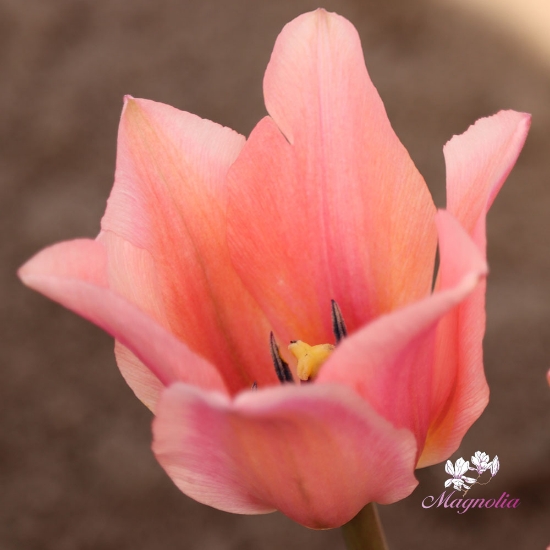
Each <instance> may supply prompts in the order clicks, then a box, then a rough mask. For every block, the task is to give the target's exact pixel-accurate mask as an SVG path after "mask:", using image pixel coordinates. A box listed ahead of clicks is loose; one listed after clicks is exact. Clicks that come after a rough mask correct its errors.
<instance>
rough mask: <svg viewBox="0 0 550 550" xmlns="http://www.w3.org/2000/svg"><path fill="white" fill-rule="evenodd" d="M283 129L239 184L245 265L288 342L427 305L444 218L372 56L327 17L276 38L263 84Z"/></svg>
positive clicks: (234, 224) (237, 255)
mask: <svg viewBox="0 0 550 550" xmlns="http://www.w3.org/2000/svg"><path fill="white" fill-rule="evenodd" d="M264 95H265V101H266V106H267V110H268V112H269V113H270V115H271V117H272V118H269V117H268V118H266V119H264V120H263V121H261V122H260V123H259V124H258V126H257V127H256V129H255V130H254V131H253V132H252V135H251V136H250V138H249V140H248V141H247V143H246V145H245V147H244V149H243V151H242V153H241V154H240V156H239V158H238V159H237V161H236V162H235V164H234V165H233V166H232V168H231V169H230V172H229V177H228V182H229V187H230V188H229V191H230V194H229V203H228V231H229V238H230V247H231V252H232V258H233V260H234V263H235V266H236V268H237V270H238V271H239V274H240V275H241V278H242V279H243V281H244V282H245V283H246V285H247V288H249V289H250V290H251V292H252V293H253V294H254V296H255V297H256V299H257V300H258V302H259V303H260V304H261V306H262V308H263V310H264V311H265V312H266V314H267V316H268V318H269V320H270V321H271V322H272V324H273V325H274V326H275V328H276V329H277V331H278V332H279V333H280V335H281V337H282V338H284V339H296V338H300V339H302V340H304V341H310V342H326V341H328V340H329V339H331V338H332V334H331V326H330V315H329V312H330V300H331V299H335V300H336V301H337V302H338V304H339V305H340V307H341V309H342V311H343V314H344V317H345V318H346V322H347V324H348V328H350V329H351V330H352V331H353V330H354V329H356V328H358V327H360V326H362V325H363V324H365V323H366V322H367V321H369V320H371V319H372V318H374V317H376V316H378V315H380V314H381V313H384V312H387V311H391V310H393V309H395V308H396V307H398V306H400V305H403V304H406V303H408V302H411V301H414V300H416V299H418V298H420V297H423V296H426V295H427V294H428V293H429V291H430V287H431V281H432V272H433V261H434V256H435V246H436V235H435V226H434V223H433V215H434V213H435V208H434V206H433V203H432V200H431V197H430V194H429V192H428V190H427V188H426V185H425V183H424V181H423V179H422V177H421V176H420V174H419V173H418V171H417V170H416V168H415V166H414V164H413V162H412V161H411V159H410V157H409V155H408V153H407V152H406V150H405V149H404V147H403V146H402V144H401V143H400V142H399V140H398V138H397V137H396V135H395V133H394V132H393V130H392V128H391V126H390V123H389V121H388V119H387V116H386V113H385V110H384V106H383V105H382V102H381V100H380V97H379V96H378V93H377V92H376V90H375V88H374V86H373V84H372V82H371V81H370V79H369V76H368V74H367V71H366V68H365V64H364V60H363V54H362V51H361V44H360V41H359V37H358V35H357V32H356V30H355V29H354V27H353V26H352V25H351V24H350V23H349V22H348V21H346V20H345V19H344V18H342V17H340V16H338V15H335V14H330V13H327V12H325V11H324V10H317V11H315V12H313V13H307V14H305V15H302V16H300V17H298V18H297V19H295V20H294V21H292V22H291V23H289V24H288V25H287V26H286V27H285V28H284V29H283V31H282V32H281V34H280V35H279V37H278V39H277V42H276V44H275V48H274V51H273V54H272V56H271V61H270V63H269V66H268V68H267V71H266V74H265V80H264Z"/></svg>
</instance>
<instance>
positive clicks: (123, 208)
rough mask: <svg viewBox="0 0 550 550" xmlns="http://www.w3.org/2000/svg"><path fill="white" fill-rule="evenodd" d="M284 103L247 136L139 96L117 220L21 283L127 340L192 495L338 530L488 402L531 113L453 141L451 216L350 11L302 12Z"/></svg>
mask: <svg viewBox="0 0 550 550" xmlns="http://www.w3.org/2000/svg"><path fill="white" fill-rule="evenodd" d="M264 95H265V102H266V107H267V111H268V113H269V116H266V117H265V118H264V119H262V120H261V121H260V122H259V123H258V125H257V126H256V127H255V129H254V130H253V131H252V133H251V135H250V137H249V138H248V140H245V138H244V137H242V136H240V135H238V134H237V133H235V132H233V131H232V130H230V129H228V128H224V127H221V126H218V125H217V124H215V123H213V122H210V121H207V120H202V119H200V118H198V117H197V116H194V115H192V114H189V113H186V112H181V111H178V110H176V109H174V108H171V107H169V106H166V105H162V104H159V103H154V102H152V101H146V100H141V99H133V98H130V97H128V98H126V100H125V104H124V109H123V113H122V118H121V123H120V131H119V137H118V156H117V166H116V174H115V183H114V188H113V191H112V193H111V196H110V198H109V201H108V204H107V210H106V212H105V215H104V217H103V220H102V222H101V232H100V234H99V235H98V237H97V238H96V239H95V240H88V239H82V240H76V241H70V242H64V243H61V244H57V245H54V246H52V247H50V248H47V249H45V250H44V251H42V252H40V253H39V254H37V255H36V256H35V257H34V258H32V259H31V260H30V261H29V262H28V263H27V264H26V265H25V266H23V268H22V269H21V270H20V276H21V278H22V280H23V281H24V282H25V283H26V284H27V285H29V286H30V287H32V288H34V289H35V290H37V291H39V292H42V293H43V294H45V295H46V296H48V297H50V298H52V299H54V300H57V301H58V302H60V303H61V304H63V305H64V306H66V307H68V308H70V309H72V310H73V311H75V312H77V313H78V314H80V315H82V316H84V317H86V318H88V319H89V320H91V321H92V322H94V323H96V324H98V325H99V326H101V327H102V328H103V329H105V330H106V331H108V332H109V333H110V334H112V335H113V336H114V338H115V339H116V348H115V352H116V358H117V362H118V365H119V367H120V370H121V372H122V374H123V376H124V377H125V379H126V380H127V382H128V384H129V385H130V386H131V387H132V389H133V390H134V392H135V393H136V395H137V396H138V397H139V398H140V399H141V400H142V401H143V402H144V403H145V404H146V405H147V406H149V407H150V408H151V410H153V412H154V414H155V420H154V423H153V432H154V443H153V450H154V452H155V454H156V456H157V458H158V460H159V462H160V463H161V465H162V466H163V467H164V468H165V470H166V471H167V473H168V475H169V476H170V477H171V478H172V479H173V481H174V483H175V484H176V485H177V486H178V487H179V488H180V489H181V490H182V491H183V492H184V493H186V494H187V495H189V496H191V497H192V498H194V499H196V500H198V501H199V502H202V503H205V504H208V505H210V506H213V507H215V508H218V509H221V510H226V511H229V512H236V513H243V514H257V513H265V512H270V511H273V510H276V509H278V510H280V511H282V512H283V513H284V514H286V515H287V516H289V517H290V518H292V519H294V520H295V521H297V522H299V523H301V524H303V525H306V526H308V527H313V528H327V527H337V526H340V525H342V524H344V523H345V522H348V521H349V520H350V519H351V518H352V517H354V516H355V515H356V514H357V513H358V512H359V511H360V510H361V508H362V507H363V506H365V504H367V503H369V502H374V501H375V502H379V503H391V502H395V501H397V500H399V499H402V498H404V497H406V496H407V495H409V494H410V493H411V491H412V490H413V489H414V487H415V486H416V484H417V481H416V479H415V477H414V469H415V467H417V466H426V465H429V464H434V463H437V462H441V461H443V460H445V459H447V458H448V457H449V456H450V455H451V454H452V452H454V451H455V450H456V449H457V447H458V445H459V443H460V441H461V439H462V437H463V436H464V434H465V433H466V431H467V430H468V428H469V427H470V426H471V424H472V423H473V422H474V421H475V420H476V419H477V418H478V417H479V415H480V414H481V412H482V411H483V409H484V407H485V405H486V403H487V400H488V388H487V384H486V381H485V377H484V374H483V364H482V347H481V344H482V338H483V333H484V326H485V312H484V296H485V276H486V273H487V266H486V260H485V217H486V213H487V211H488V209H489V207H490V206H491V203H492V202H493V199H494V198H495V196H496V194H497V193H498V191H499V189H500V187H501V185H502V184H503V182H504V180H505V179H506V177H507V175H508V173H509V172H510V170H511V168H512V166H513V165H514V163H515V161H516V158H517V156H518V154H519V152H520V150H521V148H522V146H523V142H524V140H525V137H526V134H527V131H528V127H529V122H530V118H529V116H528V115H526V114H521V113H516V112H513V111H506V112H500V113H498V114H497V115H495V116H492V117H490V118H485V119H482V120H480V121H478V122H477V123H476V124H475V125H474V126H472V127H471V128H470V129H469V130H468V131H467V132H466V133H464V134H463V135H461V136H457V137H454V138H453V139H451V141H450V142H449V143H447V145H446V146H445V149H444V154H445V160H446V163H447V198H448V201H447V210H446V211H439V212H437V211H436V208H435V206H434V204H433V201H432V199H431V197H430V194H429V192H428V189H427V187H426V185H425V182H424V180H423V179H422V176H421V175H420V173H419V172H418V171H417V169H416V167H415V166H414V164H413V162H412V161H411V159H410V157H409V155H408V153H407V151H406V150H405V148H404V147H403V145H402V144H401V143H400V141H399V140H398V138H397V136H396V135H395V133H394V132H393V130H392V127H391V125H390V123H389V121H388V118H387V116H386V113H385V110H384V107H383V105H382V102H381V99H380V97H379V95H378V93H377V92H376V89H375V88H374V86H373V84H372V82H371V81H370V79H369V76H368V74H367V70H366V68H365V65H364V60H363V54H362V50H361V45H360V41H359V37H358V35H357V32H356V30H355V29H354V27H353V26H352V25H351V24H350V23H349V22H348V21H347V20H345V19H344V18H342V17H340V16H338V15H335V14H330V13H327V12H325V11H324V10H317V11H315V12H312V13H307V14H304V15H302V16H300V17H298V18H297V19H295V20H294V21H292V22H291V23H289V24H288V25H287V26H286V27H285V28H284V29H283V31H282V32H281V34H280V35H279V37H278V39H277V42H276V44H275V48H274V51H273V54H272V56H271V60H270V62H269V65H268V67H267V71H266V74H265V79H264ZM421 130H422V129H421V128H419V131H421ZM438 242H439V256H440V266H439V270H438V273H437V280H436V284H435V287H434V288H433V289H432V286H433V285H432V282H433V278H434V265H435V263H434V262H435V255H436V248H437V246H438ZM331 312H332V315H331ZM270 334H272V335H271V336H270ZM337 340H338V342H337ZM289 342H293V344H291V346H292V347H291V350H290V351H289V350H287V348H286V346H287V345H288V343H289ZM317 346H321V347H320V348H318V347H317ZM310 354H312V355H310ZM313 356H314V357H313ZM312 357H313V358H312ZM274 363H275V366H276V368H277V372H278V375H279V378H280V379H281V380H282V381H283V382H284V383H280V382H279V379H278V375H277V373H276V371H275V368H274ZM298 364H300V369H299V374H300V378H301V379H307V380H308V381H307V383H303V384H298V383H294V384H293V383H292V381H293V380H294V381H298Z"/></svg>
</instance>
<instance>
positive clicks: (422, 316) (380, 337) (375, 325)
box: [317, 211, 487, 451]
mask: <svg viewBox="0 0 550 550" xmlns="http://www.w3.org/2000/svg"><path fill="white" fill-rule="evenodd" d="M437 225H438V229H439V235H440V237H439V239H440V256H441V266H442V272H444V273H445V275H446V277H445V285H443V287H442V288H441V289H440V291H439V292H436V293H434V294H433V295H431V296H430V297H428V298H425V299H424V300H421V301H419V302H416V303H414V304H412V305H409V306H407V307H405V308H402V309H400V310H398V311H395V312H393V313H391V314H388V315H385V316H383V317H380V318H379V319H377V320H375V321H373V322H372V323H371V324H369V325H367V326H366V327H364V328H363V329H361V330H360V331H358V332H357V333H355V334H353V335H352V336H350V337H348V338H346V339H345V340H344V341H343V342H342V343H341V344H340V345H339V346H338V347H337V348H336V351H335V352H334V353H333V354H332V356H331V357H330V358H329V360H328V361H327V362H326V364H325V365H323V367H322V369H321V372H320V374H319V375H318V377H317V383H318V384H322V383H326V382H331V383H333V382H339V383H341V384H345V385H347V386H350V387H352V388H353V389H355V391H357V393H359V395H361V396H362V397H363V398H364V399H366V400H367V401H368V402H369V403H370V404H371V405H372V406H373V407H374V409H375V410H376V411H377V412H378V413H379V414H380V415H382V416H384V417H385V418H387V419H389V420H390V421H391V422H392V423H393V424H394V425H395V426H397V427H405V428H407V429H409V430H411V431H412V432H413V433H414V434H415V435H416V438H417V442H418V448H419V451H421V450H422V448H423V446H424V442H425V439H426V434H427V431H428V427H429V425H430V423H431V421H432V419H433V414H434V411H433V408H432V400H433V393H434V391H435V384H434V380H433V368H434V350H435V338H436V334H437V327H438V323H439V322H440V321H441V319H442V318H443V317H444V316H445V315H447V314H448V313H449V312H450V311H452V310H453V308H456V307H457V306H458V305H459V304H460V303H461V302H462V301H463V300H464V299H465V298H466V297H467V296H468V295H469V294H470V293H471V292H472V291H473V290H474V289H475V288H476V286H477V285H478V284H479V281H480V280H481V279H482V278H483V277H484V276H485V274H486V272H487V266H486V263H485V261H484V260H483V258H482V256H481V254H480V253H479V250H478V249H477V247H476V246H475V244H474V243H473V242H472V241H471V239H470V238H469V237H468V236H467V235H466V233H465V232H464V230H463V229H462V228H461V227H460V225H459V224H458V222H457V221H456V220H455V219H454V218H453V217H452V216H451V215H450V214H449V213H447V212H445V211H440V212H438V214H437Z"/></svg>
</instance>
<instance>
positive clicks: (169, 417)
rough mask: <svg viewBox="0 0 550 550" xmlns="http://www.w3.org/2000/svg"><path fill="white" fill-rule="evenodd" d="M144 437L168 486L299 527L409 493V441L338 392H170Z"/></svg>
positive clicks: (331, 522)
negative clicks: (276, 513) (230, 395)
mask: <svg viewBox="0 0 550 550" xmlns="http://www.w3.org/2000/svg"><path fill="white" fill-rule="evenodd" d="M153 431H154V443H153V450H154V452H155V454H156V455H157V458H158V460H159V461H160V463H161V464H162V466H163V467H164V468H165V470H166V471H167V472H168V475H170V477H171V478H172V479H173V480H174V482H175V483H176V485H177V486H178V487H179V488H180V489H181V490H182V491H183V492H184V493H186V494H187V495H189V496H191V497H192V498H194V499H195V500H198V501H199V502H203V503H205V504H208V505H210V506H214V507H215V508H219V509H221V510H226V511H229V512H235V513H244V514H258V513H265V512H270V511H273V510H274V509H279V510H280V511H282V512H283V513H284V514H286V515H287V516H289V517H290V518H292V519H293V520H295V521H297V522H299V523H301V524H303V525H306V526H307V527H312V528H327V527H338V526H340V525H342V524H343V523H345V522H346V521H348V520H350V519H351V518H352V517H353V516H355V515H356V514H357V512H359V510H360V509H361V508H362V507H363V506H364V505H365V504H366V503H367V502H370V501H378V502H381V503H384V504H387V503H390V502H394V501H396V500H399V499H401V498H404V497H406V496H408V495H409V494H410V493H411V491H412V490H413V489H414V487H415V486H416V485H417V481H416V479H415V478H414V476H413V470H414V459H415V451H416V445H415V442H414V438H413V437H412V435H411V434H410V433H409V432H408V431H406V430H397V429H395V428H393V427H392V426H391V425H390V424H389V423H388V422H387V421H385V420H384V419H382V418H380V417H379V416H378V415H376V414H375V413H374V412H373V411H372V409H371V408H370V407H368V405H366V404H365V403H364V402H362V401H361V399H360V398H359V397H358V396H356V395H354V394H353V392H351V391H349V390H347V389H346V388H338V387H336V388H334V387H333V388H330V387H326V386H325V387H315V386H313V385H312V386H309V387H296V386H294V387H288V386H287V387H284V388H281V387H276V388H268V389H265V390H258V391H256V392H250V391H249V392H244V393H242V394H240V395H239V396H238V397H237V398H236V400H235V401H234V402H230V400H228V399H227V398H224V397H222V396H220V395H218V394H215V393H204V392H201V391H199V390H196V389H195V388H191V387H189V386H186V385H184V384H175V385H174V386H172V387H170V388H169V389H167V390H166V391H165V392H164V393H163V396H162V398H161V400H160V403H159V407H158V410H157V417H156V419H155V421H154V424H153Z"/></svg>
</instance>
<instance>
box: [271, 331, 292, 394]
mask: <svg viewBox="0 0 550 550" xmlns="http://www.w3.org/2000/svg"><path fill="white" fill-rule="evenodd" d="M269 349H270V351H271V359H273V365H274V367H275V374H277V378H278V379H279V381H280V382H281V384H284V383H285V382H294V378H293V377H292V372H291V371H290V368H289V366H288V363H287V362H286V361H284V359H283V358H282V357H281V354H280V352H279V346H278V345H277V342H276V341H275V336H274V335H273V332H271V333H270V334H269Z"/></svg>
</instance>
